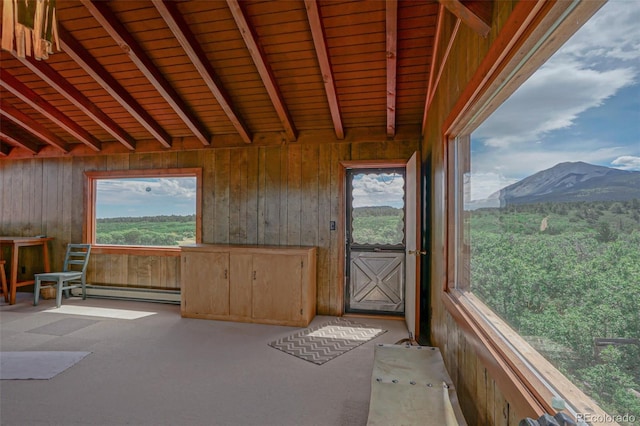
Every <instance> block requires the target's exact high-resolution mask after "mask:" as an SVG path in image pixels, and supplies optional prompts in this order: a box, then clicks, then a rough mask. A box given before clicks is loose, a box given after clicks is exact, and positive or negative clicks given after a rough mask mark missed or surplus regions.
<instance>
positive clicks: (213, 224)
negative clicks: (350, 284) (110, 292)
mask: <svg viewBox="0 0 640 426" xmlns="http://www.w3.org/2000/svg"><path fill="white" fill-rule="evenodd" d="M417 148H418V141H405V142H396V141H394V142H386V141H384V142H367V143H353V144H350V143H316V144H313V143H311V144H290V145H281V146H265V147H246V148H224V149H223V148H220V149H211V150H201V151H193V152H189V151H185V152H179V153H176V152H171V153H155V154H122V155H115V156H108V157H107V156H100V157H97V156H96V157H73V158H55V159H34V160H19V161H3V162H0V235H20V236H31V235H40V234H46V235H47V236H50V237H54V238H55V239H54V240H53V241H52V247H51V249H52V250H51V251H52V265H53V267H61V265H62V262H63V257H64V248H65V247H66V244H67V243H70V242H79V241H81V240H82V228H83V222H82V221H83V209H84V205H83V203H84V201H83V197H84V175H83V173H84V172H85V171H101V170H134V169H165V168H176V167H201V168H202V171H203V194H202V225H203V226H202V234H203V235H202V239H203V242H204V243H213V244H225V243H231V244H262V245H303V246H316V247H318V277H317V281H318V299H317V310H318V313H319V314H325V315H335V314H338V313H339V312H341V308H342V307H341V306H340V303H341V301H342V298H341V283H340V282H339V279H338V277H339V275H340V271H339V270H338V268H339V266H338V265H340V262H339V259H338V257H339V244H340V242H341V239H340V238H338V235H337V231H330V230H329V222H330V221H332V220H335V221H336V222H339V221H340V220H341V218H340V216H341V211H340V205H341V203H340V201H341V200H340V196H341V192H340V190H339V188H340V171H341V166H340V161H343V160H359V159H360V160H368V159H372V158H377V159H408V158H409V157H410V156H411V154H412V153H413V152H414V151H415V150H416V149H417ZM30 256H31V257H33V259H30V258H28V257H29V256H27V258H28V259H26V261H27V263H28V264H33V265H37V264H38V263H39V262H38V261H40V260H39V259H38V258H37V256H38V253H37V251H34V253H32V254H31V255H30ZM178 260H179V258H177V257H170V256H130V255H120V254H118V255H112V254H95V255H92V256H91V262H90V266H89V272H88V281H89V282H90V283H94V284H104V285H113V286H125V287H126V286H134V287H150V288H159V289H178V288H179V286H180V284H179V283H180V265H179V262H178ZM40 262H41V261H40ZM37 272H39V271H37ZM33 273H34V270H32V269H31V268H29V269H28V270H27V272H26V273H25V276H27V275H29V274H33Z"/></svg>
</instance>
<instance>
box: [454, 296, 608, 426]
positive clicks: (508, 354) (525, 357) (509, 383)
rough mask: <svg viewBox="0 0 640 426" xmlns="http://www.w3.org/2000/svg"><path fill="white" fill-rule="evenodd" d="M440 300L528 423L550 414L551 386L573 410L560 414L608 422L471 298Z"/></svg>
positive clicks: (538, 355)
mask: <svg viewBox="0 0 640 426" xmlns="http://www.w3.org/2000/svg"><path fill="white" fill-rule="evenodd" d="M442 300H443V302H444V305H445V307H446V309H447V311H448V312H449V313H450V314H451V315H452V316H453V317H454V319H455V321H456V323H458V325H459V326H460V327H461V329H462V330H463V332H464V334H465V336H466V338H467V339H469V341H470V342H471V343H472V345H473V347H474V349H475V350H476V352H477V355H478V357H479V358H480V360H481V361H482V363H483V365H484V366H485V367H486V368H487V370H488V371H489V373H490V374H491V376H492V377H493V379H494V380H495V382H496V384H497V385H498V386H499V387H500V388H501V390H502V392H503V393H504V394H505V395H509V398H508V400H509V402H510V403H511V404H513V405H514V406H515V407H516V409H517V410H518V412H519V413H522V414H523V415H526V416H530V417H532V418H537V417H539V416H540V415H542V414H544V413H555V412H556V410H554V409H553V408H552V406H551V400H552V398H553V396H555V394H554V393H553V391H552V390H551V388H550V386H549V384H550V383H553V387H554V389H555V390H556V392H557V394H559V395H560V396H561V397H562V398H563V399H564V400H565V401H566V403H567V408H569V407H571V408H572V410H571V411H573V412H571V411H570V410H565V411H567V412H568V414H571V415H573V416H574V417H575V415H576V414H587V413H588V414H589V415H592V416H598V418H602V419H607V418H610V417H611V416H609V415H608V414H607V413H606V412H604V411H603V410H602V409H601V408H600V407H598V406H597V405H596V403H595V402H594V401H593V400H592V399H591V398H589V397H588V396H587V395H586V394H584V393H583V392H582V391H581V390H580V389H578V388H577V387H576V386H575V385H574V384H573V383H572V382H571V381H569V379H567V378H566V377H565V376H564V375H563V374H562V373H561V372H560V371H558V370H557V369H556V368H555V367H554V366H553V365H552V364H551V363H550V362H549V361H547V360H546V359H545V358H544V357H543V356H542V355H540V354H539V353H538V352H537V351H536V350H535V349H534V348H533V347H532V346H531V345H530V344H529V343H528V342H527V341H525V340H524V339H523V338H522V337H521V336H520V335H518V334H517V333H516V332H515V331H514V330H513V329H512V328H511V327H509V326H508V325H507V324H506V323H505V322H504V321H502V319H500V318H499V317H498V316H497V315H496V314H495V313H493V312H492V311H491V310H490V309H489V308H488V307H487V306H486V305H485V304H484V303H483V302H482V301H480V300H479V299H478V298H477V297H475V296H474V295H473V294H471V293H468V292H463V291H459V290H449V291H447V292H443V293H442ZM515 348H517V351H516V350H515ZM602 424H611V425H615V424H617V423H615V422H611V423H606V422H605V423H602Z"/></svg>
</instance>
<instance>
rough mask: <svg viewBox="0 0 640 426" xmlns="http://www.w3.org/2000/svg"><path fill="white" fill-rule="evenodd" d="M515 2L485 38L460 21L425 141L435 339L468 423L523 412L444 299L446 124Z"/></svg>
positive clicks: (501, 11)
mask: <svg viewBox="0 0 640 426" xmlns="http://www.w3.org/2000/svg"><path fill="white" fill-rule="evenodd" d="M514 4H515V3H512V2H506V1H505V2H496V3H495V7H494V12H493V23H494V24H493V28H492V31H491V33H490V34H489V36H488V37H487V38H482V37H480V36H478V35H477V34H475V33H474V32H473V31H471V30H470V29H469V28H468V27H467V26H465V25H464V24H462V25H461V26H460V29H459V31H458V34H457V36H456V39H455V41H454V44H453V47H452V49H451V52H450V56H449V58H448V60H447V63H446V65H445V68H444V71H443V73H442V77H441V80H440V84H439V86H438V88H437V90H436V92H435V97H434V99H433V102H432V105H431V109H430V111H429V113H428V116H427V123H426V130H425V135H424V141H423V144H422V145H423V146H422V155H423V159H424V158H429V157H427V156H428V155H429V153H430V154H431V155H430V158H431V161H432V164H431V165H432V176H431V185H432V200H431V201H432V202H433V215H432V229H431V235H432V245H431V253H432V254H433V256H432V259H431V276H432V285H431V308H432V313H431V315H432V317H431V322H432V325H431V339H432V342H431V344H433V345H434V346H438V347H440V348H441V350H442V353H443V356H444V360H445V364H446V365H447V369H448V372H449V374H450V375H451V378H452V380H453V381H454V383H455V386H456V391H457V393H458V396H459V399H460V405H461V408H462V410H463V412H464V415H465V418H466V420H467V422H468V423H469V424H475V425H517V424H518V423H519V421H520V420H521V419H522V418H523V417H524V416H523V415H521V413H517V412H516V411H515V410H514V408H513V407H512V405H511V404H509V400H508V398H507V397H505V395H503V394H502V392H501V391H500V389H499V387H498V386H497V385H496V383H495V381H494V380H493V379H492V378H491V376H490V375H489V374H488V372H487V369H486V368H485V367H484V366H483V365H482V362H481V361H480V359H479V358H478V356H477V354H476V352H475V351H474V348H473V346H472V343H471V342H469V341H468V340H467V338H466V337H465V334H464V332H463V331H462V329H461V328H460V327H459V326H458V324H457V323H456V322H455V320H454V319H453V317H452V316H451V315H450V314H449V313H448V312H447V310H446V309H445V308H444V306H443V303H442V300H441V292H442V286H443V284H444V282H445V280H446V255H445V253H446V251H445V250H446V227H447V225H448V224H447V220H446V216H445V214H446V209H445V204H444V203H445V200H446V191H445V183H446V182H445V174H444V173H445V168H444V167H445V164H444V160H445V143H444V141H443V140H442V131H443V124H444V121H445V119H446V118H447V117H448V115H449V113H450V111H451V110H452V109H453V106H454V104H455V103H456V101H457V100H458V98H459V97H460V95H461V94H462V91H463V90H464V89H465V87H466V85H467V83H468V82H469V81H470V80H471V78H472V76H473V75H474V73H475V71H476V69H477V68H478V66H479V64H480V63H481V62H482V60H483V59H484V56H485V55H486V53H487V51H488V49H489V47H490V45H491V42H492V41H493V40H494V39H495V38H496V36H497V34H498V32H499V30H500V28H501V26H502V25H503V24H504V22H505V21H506V19H507V18H508V16H509V14H510V13H511V11H512V9H513V6H514ZM454 26H455V17H454V16H453V15H451V14H450V13H447V14H446V17H445V20H444V25H443V32H442V36H441V39H440V46H439V50H438V51H439V52H440V57H438V58H436V59H435V60H436V65H437V66H439V64H440V63H441V62H442V52H444V51H445V49H446V46H447V45H448V44H449V40H450V35H451V33H452V32H453V28H454Z"/></svg>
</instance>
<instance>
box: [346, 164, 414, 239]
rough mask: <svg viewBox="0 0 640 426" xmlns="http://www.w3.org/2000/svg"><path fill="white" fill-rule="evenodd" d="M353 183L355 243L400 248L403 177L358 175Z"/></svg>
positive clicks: (402, 218)
mask: <svg viewBox="0 0 640 426" xmlns="http://www.w3.org/2000/svg"><path fill="white" fill-rule="evenodd" d="M351 184H352V197H353V198H352V206H353V210H352V224H351V226H352V234H351V238H352V241H353V243H354V244H365V245H373V244H375V245H400V244H402V243H403V241H404V176H403V175H401V174H400V173H396V172H389V173H369V172H367V173H365V172H363V173H358V174H354V176H353V180H352V182H351Z"/></svg>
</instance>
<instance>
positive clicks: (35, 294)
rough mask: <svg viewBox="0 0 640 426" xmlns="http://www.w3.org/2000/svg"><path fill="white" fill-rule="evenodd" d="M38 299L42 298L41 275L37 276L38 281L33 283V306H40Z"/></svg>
mask: <svg viewBox="0 0 640 426" xmlns="http://www.w3.org/2000/svg"><path fill="white" fill-rule="evenodd" d="M38 299H40V277H36V282H35V283H34V284H33V306H38Z"/></svg>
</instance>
